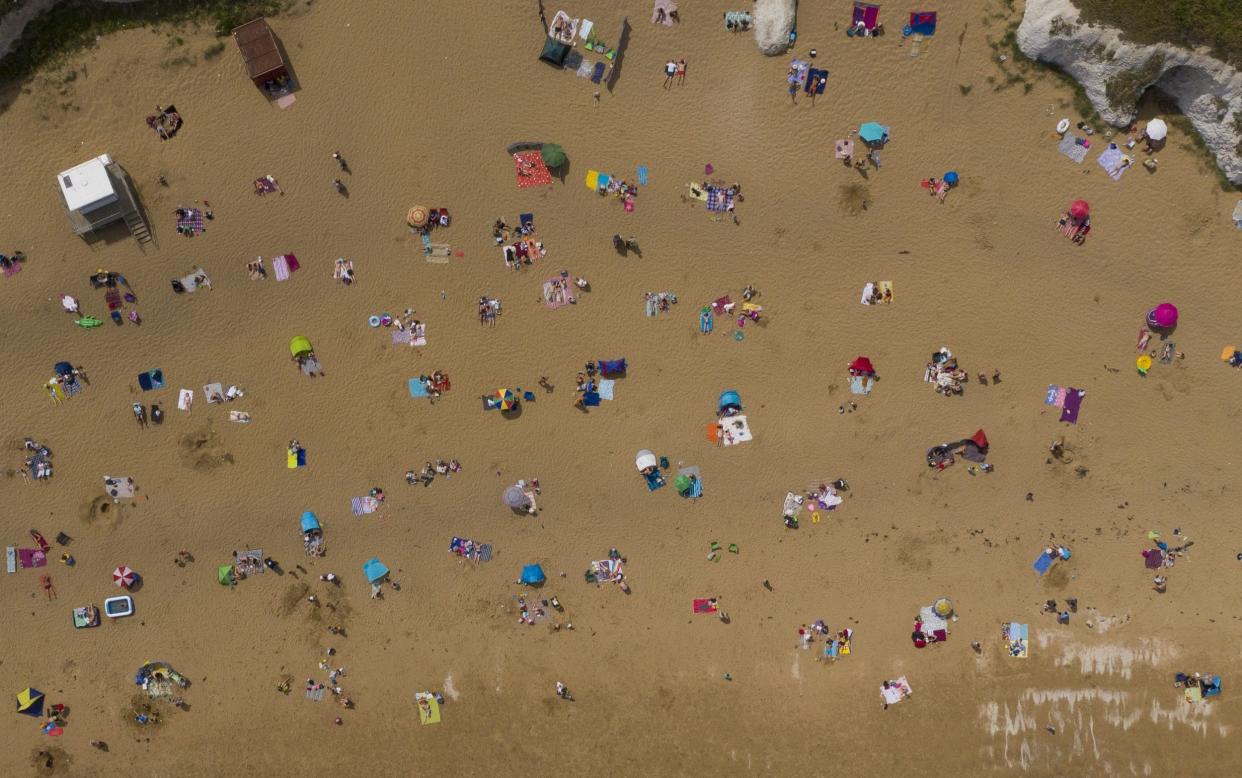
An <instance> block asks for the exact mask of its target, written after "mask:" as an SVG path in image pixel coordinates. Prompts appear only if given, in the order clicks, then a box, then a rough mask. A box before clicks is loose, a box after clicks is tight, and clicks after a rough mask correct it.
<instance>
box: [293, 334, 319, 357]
mask: <svg viewBox="0 0 1242 778" xmlns="http://www.w3.org/2000/svg"><path fill="white" fill-rule="evenodd" d="M312 351H314V349H313V348H311V342H310V341H309V340H307V339H306V336H304V335H298V336H297V337H295V338H294V339H293V340H291V341H289V353H290V354H292V355H293V356H295V357H304V356H307V355H308V354H310V353H311V352H312Z"/></svg>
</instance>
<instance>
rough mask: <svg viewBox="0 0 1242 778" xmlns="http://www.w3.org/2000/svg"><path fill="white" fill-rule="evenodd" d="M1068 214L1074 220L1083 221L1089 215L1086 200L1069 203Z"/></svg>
mask: <svg viewBox="0 0 1242 778" xmlns="http://www.w3.org/2000/svg"><path fill="white" fill-rule="evenodd" d="M1069 212H1070V216H1073V217H1074V218H1075V219H1085V218H1087V217H1088V216H1089V215H1090V214H1091V206H1090V205H1088V204H1087V201H1086V200H1075V201H1074V202H1072V203H1070V209H1069Z"/></svg>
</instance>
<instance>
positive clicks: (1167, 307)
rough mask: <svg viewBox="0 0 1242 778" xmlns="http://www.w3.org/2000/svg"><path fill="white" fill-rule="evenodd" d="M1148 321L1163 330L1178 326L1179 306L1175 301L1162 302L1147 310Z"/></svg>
mask: <svg viewBox="0 0 1242 778" xmlns="http://www.w3.org/2000/svg"><path fill="white" fill-rule="evenodd" d="M1147 323H1148V324H1149V325H1150V326H1152V327H1156V328H1158V329H1162V330H1167V329H1171V328H1173V327H1176V326H1177V306H1176V305H1174V304H1173V303H1160V304H1159V305H1157V306H1156V307H1155V308H1152V309H1151V310H1150V311H1148V312H1147Z"/></svg>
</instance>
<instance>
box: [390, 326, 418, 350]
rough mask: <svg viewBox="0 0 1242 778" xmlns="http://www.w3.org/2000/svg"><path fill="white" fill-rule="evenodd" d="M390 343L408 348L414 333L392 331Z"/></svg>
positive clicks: (412, 340)
mask: <svg viewBox="0 0 1242 778" xmlns="http://www.w3.org/2000/svg"><path fill="white" fill-rule="evenodd" d="M392 342H393V345H394V346H409V345H411V344H413V342H414V333H413V332H411V331H410V330H393V331H392Z"/></svg>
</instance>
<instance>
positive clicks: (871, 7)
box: [852, 2, 880, 30]
mask: <svg viewBox="0 0 1242 778" xmlns="http://www.w3.org/2000/svg"><path fill="white" fill-rule="evenodd" d="M879 21H880V6H878V5H875V4H873V3H860V2H855V3H854V16H853V19H852V23H853V25H854V26H855V27H857V26H858V25H859V24H861V25H862V26H863V28H864V29H868V30H874V29H875V25H876V23H877V22H879Z"/></svg>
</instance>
